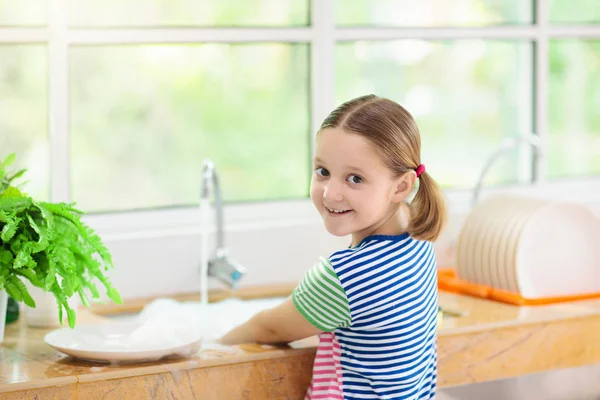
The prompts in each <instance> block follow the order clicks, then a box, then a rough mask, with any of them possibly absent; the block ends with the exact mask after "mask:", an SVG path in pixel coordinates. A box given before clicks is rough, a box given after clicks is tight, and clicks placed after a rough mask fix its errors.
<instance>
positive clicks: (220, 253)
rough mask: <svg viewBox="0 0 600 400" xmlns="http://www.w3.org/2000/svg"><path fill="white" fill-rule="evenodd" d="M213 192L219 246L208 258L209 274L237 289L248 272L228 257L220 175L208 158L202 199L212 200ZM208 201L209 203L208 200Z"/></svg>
mask: <svg viewBox="0 0 600 400" xmlns="http://www.w3.org/2000/svg"><path fill="white" fill-rule="evenodd" d="M213 192H214V199H215V212H216V216H217V247H216V250H215V253H214V255H212V256H211V257H210V258H209V259H208V276H211V277H215V278H217V279H219V280H220V281H221V282H223V283H225V284H227V285H228V286H229V287H231V288H232V289H235V288H237V285H238V282H239V281H240V279H242V277H243V276H244V275H245V274H246V268H244V267H243V266H242V265H241V264H240V263H238V262H237V261H235V260H232V259H231V258H229V257H228V254H227V249H226V248H225V244H224V239H223V200H222V197H221V186H220V184H219V177H218V175H217V171H216V169H215V164H214V163H213V162H212V161H211V160H209V159H206V160H204V162H203V163H202V189H201V199H205V200H210V197H211V193H213ZM206 203H207V204H208V201H207V202H206ZM203 222H206V221H203ZM204 278H205V277H203V279H204Z"/></svg>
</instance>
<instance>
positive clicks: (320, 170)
mask: <svg viewBox="0 0 600 400" xmlns="http://www.w3.org/2000/svg"><path fill="white" fill-rule="evenodd" d="M315 172H316V173H317V175H319V176H329V171H327V170H326V169H325V168H323V167H317V169H315Z"/></svg>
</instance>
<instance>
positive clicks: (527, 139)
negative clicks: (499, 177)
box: [471, 133, 542, 207]
mask: <svg viewBox="0 0 600 400" xmlns="http://www.w3.org/2000/svg"><path fill="white" fill-rule="evenodd" d="M521 143H525V144H528V145H529V146H531V147H532V148H533V154H534V157H535V158H537V159H539V158H540V157H541V155H542V143H541V141H540V137H539V136H538V135H535V134H533V133H530V134H526V135H522V136H518V137H515V138H508V139H505V140H504V141H503V142H502V143H501V144H500V147H498V149H497V150H496V151H494V152H493V153H492V154H491V155H490V156H489V157H488V159H487V160H486V162H485V164H484V166H483V168H482V170H481V173H480V174H479V178H478V179H477V182H476V184H475V188H474V189H473V197H472V199H471V207H474V206H475V204H476V203H477V200H478V199H479V194H480V192H481V188H482V186H483V180H484V178H485V176H486V175H487V173H488V171H489V169H490V168H491V167H492V165H493V164H494V162H495V161H496V160H497V159H498V157H500V156H501V155H503V154H504V153H506V152H508V151H510V150H512V149H514V148H516V147H517V146H518V145H519V144H521Z"/></svg>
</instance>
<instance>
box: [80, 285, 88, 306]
mask: <svg viewBox="0 0 600 400" xmlns="http://www.w3.org/2000/svg"><path fill="white" fill-rule="evenodd" d="M77 293H79V298H80V299H81V303H82V304H83V305H84V306H86V307H89V306H90V302H89V300H88V298H87V296H86V295H85V292H84V291H83V288H79V290H78V291H77Z"/></svg>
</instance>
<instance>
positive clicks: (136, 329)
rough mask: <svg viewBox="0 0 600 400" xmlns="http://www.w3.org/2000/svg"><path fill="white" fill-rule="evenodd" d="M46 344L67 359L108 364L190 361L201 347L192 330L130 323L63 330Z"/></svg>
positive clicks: (118, 322) (57, 331)
mask: <svg viewBox="0 0 600 400" xmlns="http://www.w3.org/2000/svg"><path fill="white" fill-rule="evenodd" d="M157 328H158V329H157ZM44 341H45V342H46V343H47V344H48V345H49V346H51V347H52V348H54V349H56V350H58V351H60V352H61V353H64V354H66V355H69V356H72V357H76V358H81V359H85V360H90V361H97V362H105V363H107V362H111V363H112V362H141V361H156V360H159V359H161V358H165V357H189V356H193V355H194V354H196V353H197V352H198V351H199V350H200V346H201V343H202V339H201V337H199V336H198V335H195V334H192V333H190V330H189V329H188V330H187V332H186V331H185V330H181V329H177V327H176V326H175V327H170V328H169V327H167V328H166V329H165V328H164V325H163V328H159V327H157V326H151V325H148V324H140V323H137V322H129V321H127V322H123V321H109V322H105V323H102V324H94V325H80V326H76V327H75V328H73V329H71V328H61V329H57V330H54V331H52V332H50V333H48V334H47V335H46V336H45V337H44Z"/></svg>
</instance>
